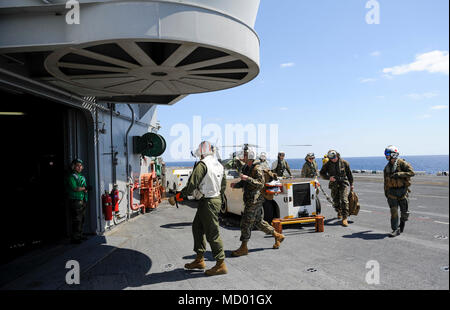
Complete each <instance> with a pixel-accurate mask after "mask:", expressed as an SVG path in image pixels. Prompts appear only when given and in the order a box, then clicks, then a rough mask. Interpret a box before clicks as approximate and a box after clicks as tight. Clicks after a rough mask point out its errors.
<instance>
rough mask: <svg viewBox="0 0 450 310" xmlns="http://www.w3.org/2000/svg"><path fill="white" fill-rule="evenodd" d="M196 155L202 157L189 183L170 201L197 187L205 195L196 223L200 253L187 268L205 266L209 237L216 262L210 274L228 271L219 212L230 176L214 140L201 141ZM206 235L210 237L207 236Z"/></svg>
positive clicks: (185, 194)
mask: <svg viewBox="0 0 450 310" xmlns="http://www.w3.org/2000/svg"><path fill="white" fill-rule="evenodd" d="M196 155H197V156H198V157H200V158H201V160H200V161H199V162H198V163H197V164H196V165H195V167H194V170H193V171H192V174H191V176H190V177H189V180H188V183H187V184H186V186H185V187H184V188H183V189H182V190H181V192H179V193H178V194H177V195H176V198H174V197H171V199H170V200H169V202H170V203H171V204H175V201H174V199H177V200H178V201H182V200H183V199H185V198H187V197H188V196H191V195H192V193H193V192H194V190H196V189H197V190H199V191H200V193H201V194H202V195H203V197H202V198H201V199H200V200H199V202H198V208H197V213H196V214H195V217H194V221H193V223H192V234H193V237H194V252H195V253H196V254H197V257H196V258H195V260H194V261H193V262H192V263H189V264H186V265H185V266H184V267H185V268H186V269H205V268H206V264H205V262H204V254H205V252H206V241H208V243H209V245H210V246H211V250H212V254H213V257H214V259H215V260H216V262H217V263H216V265H215V266H214V267H213V268H211V269H209V270H206V271H205V274H206V275H208V276H213V275H219V274H225V273H227V272H228V270H227V267H226V265H225V262H224V260H225V252H224V248H223V242H222V239H221V238H220V233H219V212H220V208H221V206H222V195H223V194H224V193H225V189H226V185H227V183H226V176H225V173H224V168H223V166H222V165H221V164H220V163H219V162H218V160H217V159H216V158H215V157H214V154H213V148H212V146H211V144H210V143H209V142H207V141H204V142H202V143H201V144H200V146H199V148H198V150H197V151H196ZM205 239H206V240H205Z"/></svg>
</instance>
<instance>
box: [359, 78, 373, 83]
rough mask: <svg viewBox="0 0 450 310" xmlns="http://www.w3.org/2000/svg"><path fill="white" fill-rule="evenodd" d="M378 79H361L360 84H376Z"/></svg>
mask: <svg viewBox="0 0 450 310" xmlns="http://www.w3.org/2000/svg"><path fill="white" fill-rule="evenodd" d="M376 80H377V79H373V78H360V79H359V82H360V83H371V82H375V81H376Z"/></svg>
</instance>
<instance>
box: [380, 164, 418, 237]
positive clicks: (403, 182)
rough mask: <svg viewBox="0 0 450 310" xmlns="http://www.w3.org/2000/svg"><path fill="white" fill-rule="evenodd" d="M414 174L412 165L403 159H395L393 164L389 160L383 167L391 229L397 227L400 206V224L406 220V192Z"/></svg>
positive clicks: (403, 223)
mask: <svg viewBox="0 0 450 310" xmlns="http://www.w3.org/2000/svg"><path fill="white" fill-rule="evenodd" d="M413 176H414V170H413V168H412V166H411V165H410V164H409V163H407V162H406V161H405V160H403V159H397V160H396V161H395V163H394V164H392V163H391V162H389V163H388V164H387V165H386V167H385V168H384V194H385V195H386V198H387V201H388V204H389V207H390V209H391V227H392V230H397V228H398V219H399V218H398V208H399V207H400V213H401V216H400V225H402V226H404V225H405V222H406V221H407V220H408V217H409V212H408V192H409V191H410V190H409V186H410V185H411V183H410V178H411V177H413Z"/></svg>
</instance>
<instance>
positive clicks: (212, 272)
mask: <svg viewBox="0 0 450 310" xmlns="http://www.w3.org/2000/svg"><path fill="white" fill-rule="evenodd" d="M226 273H228V269H227V266H226V265H225V261H224V260H223V259H219V260H218V261H217V263H216V265H215V266H214V267H212V268H211V269H209V270H206V271H205V275H207V276H217V275H219V274H226Z"/></svg>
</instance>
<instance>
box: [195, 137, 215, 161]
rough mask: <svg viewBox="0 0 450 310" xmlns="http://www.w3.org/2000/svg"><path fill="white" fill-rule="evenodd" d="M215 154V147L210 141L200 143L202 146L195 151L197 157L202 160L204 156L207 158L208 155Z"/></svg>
mask: <svg viewBox="0 0 450 310" xmlns="http://www.w3.org/2000/svg"><path fill="white" fill-rule="evenodd" d="M213 153H214V147H213V146H212V145H211V143H210V142H208V141H203V142H202V143H200V145H199V146H198V149H197V150H196V151H195V153H194V154H195V156H197V157H198V158H200V157H201V156H202V155H203V156H207V155H212V154H213Z"/></svg>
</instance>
